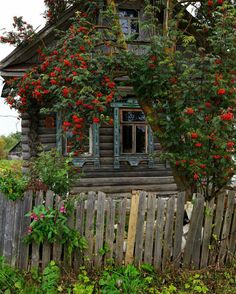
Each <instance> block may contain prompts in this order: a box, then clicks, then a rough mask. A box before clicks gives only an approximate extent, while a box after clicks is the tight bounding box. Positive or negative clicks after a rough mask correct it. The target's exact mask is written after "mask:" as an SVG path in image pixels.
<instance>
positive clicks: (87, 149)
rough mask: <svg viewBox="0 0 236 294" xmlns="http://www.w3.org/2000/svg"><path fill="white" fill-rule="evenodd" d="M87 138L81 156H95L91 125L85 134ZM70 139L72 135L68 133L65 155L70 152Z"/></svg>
mask: <svg viewBox="0 0 236 294" xmlns="http://www.w3.org/2000/svg"><path fill="white" fill-rule="evenodd" d="M83 135H84V136H85V141H84V145H83V150H81V154H80V156H81V155H82V156H92V155H93V126H92V125H91V126H90V128H89V129H87V132H85V134H83ZM70 137H71V134H70V133H69V132H68V133H67V136H66V138H65V147H66V148H65V152H64V153H65V154H67V153H69V152H70Z"/></svg>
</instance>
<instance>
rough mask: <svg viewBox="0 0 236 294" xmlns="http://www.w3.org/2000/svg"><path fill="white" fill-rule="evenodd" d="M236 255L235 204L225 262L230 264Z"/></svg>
mask: <svg viewBox="0 0 236 294" xmlns="http://www.w3.org/2000/svg"><path fill="white" fill-rule="evenodd" d="M235 255H236V204H234V216H233V221H232V227H231V232H230V240H229V248H228V254H227V262H228V263H231V262H232V260H233V258H234V256H235Z"/></svg>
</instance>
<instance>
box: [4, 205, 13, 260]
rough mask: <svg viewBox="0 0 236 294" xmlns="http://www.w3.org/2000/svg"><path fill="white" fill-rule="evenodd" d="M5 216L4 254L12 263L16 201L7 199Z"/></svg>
mask: <svg viewBox="0 0 236 294" xmlns="http://www.w3.org/2000/svg"><path fill="white" fill-rule="evenodd" d="M5 213H6V218H5V232H4V240H3V256H4V258H5V260H6V262H7V263H9V264H11V260H12V244H13V232H14V216H15V202H13V201H10V200H9V201H7V205H6V210H5Z"/></svg>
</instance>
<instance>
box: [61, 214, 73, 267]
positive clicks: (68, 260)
mask: <svg viewBox="0 0 236 294" xmlns="http://www.w3.org/2000/svg"><path fill="white" fill-rule="evenodd" d="M67 225H68V227H69V228H71V229H74V227H75V210H74V209H72V211H71V213H70V214H69V215H68V217H67ZM63 248H64V250H63V262H64V267H65V269H66V270H71V268H72V263H73V252H72V253H71V254H70V253H69V250H68V246H67V243H65V244H63Z"/></svg>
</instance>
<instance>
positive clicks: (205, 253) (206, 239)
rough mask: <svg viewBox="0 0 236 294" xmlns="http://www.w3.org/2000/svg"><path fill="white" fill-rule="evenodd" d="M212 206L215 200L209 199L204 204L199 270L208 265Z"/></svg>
mask: <svg viewBox="0 0 236 294" xmlns="http://www.w3.org/2000/svg"><path fill="white" fill-rule="evenodd" d="M214 205H215V198H213V199H211V200H210V201H209V202H207V204H206V209H205V223H204V235H203V241H202V254H201V262H200V268H204V267H206V266H207V264H208V257H209V245H210V241H211V234H212V221H213V215H214Z"/></svg>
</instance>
